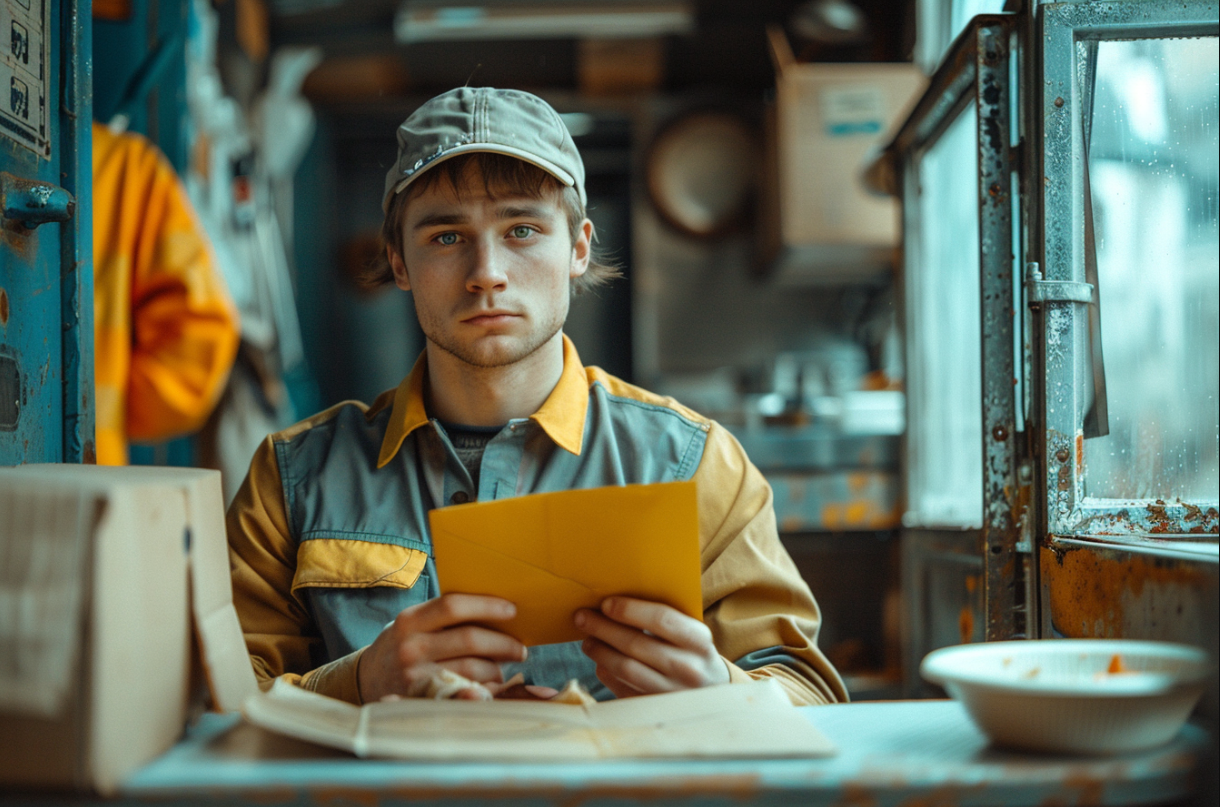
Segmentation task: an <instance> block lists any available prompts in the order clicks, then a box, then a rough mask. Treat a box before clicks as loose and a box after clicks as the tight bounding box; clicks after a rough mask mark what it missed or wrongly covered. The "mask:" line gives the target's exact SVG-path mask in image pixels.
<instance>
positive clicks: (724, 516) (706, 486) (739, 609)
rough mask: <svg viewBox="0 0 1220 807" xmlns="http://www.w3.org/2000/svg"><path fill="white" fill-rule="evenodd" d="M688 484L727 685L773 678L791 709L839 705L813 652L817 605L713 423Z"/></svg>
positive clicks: (767, 489) (739, 455)
mask: <svg viewBox="0 0 1220 807" xmlns="http://www.w3.org/2000/svg"><path fill="white" fill-rule="evenodd" d="M694 478H695V483H696V487H697V490H698V500H699V534H700V542H701V547H702V563H703V608H704V621H705V622H706V623H707V626H708V627H709V628H711V631H712V636H713V638H714V640H715V643H716V647H717V649H718V650H719V651H720V654H721V655H722V656H723V657H724V658H725V661H726V662H727V663H728V665H729V674H730V678H731V680H734V681H745V680H750V679H758V678H773V679H775V680H776V681H778V682H779V683H780V685H782V686H783V687H784V689H785V690H786V691H787V693H788V696H789V698H790V699H791V700H792V702H793V703H795V704H798V705H804V704H816V703H834V702H841V701H846V700H847V690H846V688H845V687H844V686H843V681H842V679H840V677H839V674H838V673H837V672H836V671H835V669H834V667H833V666H832V665H831V664H830V662H829V661H828V660H827V659H826V657H825V656H824V655H823V654H822V652H821V651H820V650H819V649H818V646H817V636H818V626H819V624H820V622H821V614H820V612H819V610H818V605H817V602H816V601H815V600H814V598H813V594H812V593H811V592H810V590H809V586H808V585H807V584H806V583H805V581H804V580H803V579H802V578H801V575H800V572H799V571H797V568H796V565H795V564H794V563H793V562H792V558H791V557H789V555H788V553H787V551H786V550H785V549H784V547H783V545H782V544H781V543H780V540H779V533H778V530H777V529H776V522H775V511H774V508H773V507H772V495H771V486H770V485H768V484H767V481H766V479H764V478H763V476H762V474H761V473H760V472H759V470H758V469H757V468H755V467H754V465H753V463H751V462H750V460H749V459H748V458H747V457H746V454H745V451H744V450H743V449H742V447H741V444H740V443H738V442H737V440H736V439H735V438H734V437H733V436H732V435H731V434H729V433H728V431H727V430H725V429H724V428H723V427H722V426H720V425H718V424H716V423H713V424H712V425H711V427H710V430H709V432H708V439H707V445H706V447H705V449H704V454H703V458H702V460H701V461H700V464H699V468H698V469H697V470H696V472H695V477H694Z"/></svg>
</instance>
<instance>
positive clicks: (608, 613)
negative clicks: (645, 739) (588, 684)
mask: <svg viewBox="0 0 1220 807" xmlns="http://www.w3.org/2000/svg"><path fill="white" fill-rule="evenodd" d="M575 620H576V627H578V628H580V629H581V630H582V631H584V632H585V633H587V634H589V638H587V639H585V640H584V643H583V644H582V645H581V650H583V651H584V653H585V655H586V656H588V657H589V658H591V659H593V661H594V662H595V663H596V664H597V677H598V679H599V680H600V681H601V682H602V683H603V684H605V685H606V686H607V687H608V688H609V689H610V691H611V692H613V693H614V694H615V695H616V696H618V697H620V698H626V697H630V696H632V695H649V694H652V693H656V692H673V691H674V690H679V689H694V688H696V687H705V686H710V685H711V684H727V683H728V682H729V668H728V667H727V666H725V663H724V660H723V659H722V658H721V657H720V654H719V653H718V652H717V651H716V646H715V645H714V644H713V643H712V632H711V631H710V630H708V627H707V626H706V625H704V624H703V623H702V622H700V621H699V620H697V619H692V618H691V617H689V616H687V615H686V614H684V613H682V612H681V611H679V610H677V609H676V608H671V607H670V606H668V605H662V604H661V603H656V602H648V601H647V600H637V599H633V598H631V597H608V598H606V599H605V600H603V601H602V604H601V612H600V613H599V612H597V611H591V610H588V609H585V608H582V609H581V610H579V611H577V612H576V616H575Z"/></svg>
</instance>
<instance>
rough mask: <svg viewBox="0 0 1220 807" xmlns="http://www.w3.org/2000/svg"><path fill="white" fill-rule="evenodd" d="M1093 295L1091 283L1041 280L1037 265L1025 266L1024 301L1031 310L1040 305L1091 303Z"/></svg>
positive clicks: (1093, 289) (1029, 264)
mask: <svg viewBox="0 0 1220 807" xmlns="http://www.w3.org/2000/svg"><path fill="white" fill-rule="evenodd" d="M1095 293H1096V289H1095V288H1094V287H1093V284H1092V283H1081V282H1078V281H1075V280H1043V279H1042V272H1041V269H1040V267H1039V266H1038V264H1037V263H1034V262H1031V263H1027V264H1025V300H1026V303H1027V304H1028V305H1029V306H1030V307H1031V308H1036V307H1037V306H1039V305H1041V304H1042V303H1086V304H1087V303H1092V302H1093V301H1094V294H1095Z"/></svg>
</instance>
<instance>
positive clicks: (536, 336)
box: [419, 316, 566, 370]
mask: <svg viewBox="0 0 1220 807" xmlns="http://www.w3.org/2000/svg"><path fill="white" fill-rule="evenodd" d="M565 319H566V316H555V317H554V318H553V319H552V320H550V321H549V322H547V323H546V324H545V325H544V326H543V327H541V328H539V329H538V330H537V331H535V332H534V333H533V334H531V338H530V339H529V340H528V341H526V342H524V343H521V344H519V346H516V347H514V346H513V343H512V342H510V343H509V344H507V345H497V346H492V345H485V346H483V347H481V346H480V345H479V344H478V343H477V342H476V343H464V342H462V341H461V340H459V339H457V338H454V337H453V335H452V334H450V333H448V332H446V331H445V329H444V328H443V327H441V324H440V323H439V322H437V321H436V320H435V319H434V318H432V317H426V318H425V317H420V318H419V325H420V330H422V331H423V332H424V337H425V338H427V340H428V341H429V342H431V343H432V344H434V345H436V346H437V347H438V348H439V349H441V350H443V351H445V352H446V353H448V354H449V355H451V356H453V357H454V358H455V359H457V360H458V361H460V362H462V363H463V364H465V365H468V366H469V367H473V368H477V369H479V370H492V369H496V368H501V367H509V366H511V365H514V364H517V363H518V362H521V361H524V360H525V359H527V358H529V357H530V356H532V355H534V354H535V353H537V352H538V351H539V350H541V349H542V347H543V346H544V345H546V344H547V343H548V342H550V341H551V340H552V339H553V338H554V337H555V334H557V333H559V331H560V330H561V329H562V328H563V323H564V320H565Z"/></svg>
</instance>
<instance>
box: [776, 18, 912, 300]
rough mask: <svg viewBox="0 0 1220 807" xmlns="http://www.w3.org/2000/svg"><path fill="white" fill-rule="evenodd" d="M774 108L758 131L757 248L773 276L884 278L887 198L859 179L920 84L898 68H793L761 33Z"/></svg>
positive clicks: (890, 203) (891, 245)
mask: <svg viewBox="0 0 1220 807" xmlns="http://www.w3.org/2000/svg"><path fill="white" fill-rule="evenodd" d="M768 36H769V38H770V42H771V55H772V59H773V61H774V63H775V70H776V77H775V85H776V92H775V104H774V108H773V109H772V110H771V113H770V116H769V117H770V119H769V120H768V125H767V129H768V132H767V149H768V155H767V170H766V171H765V179H764V193H763V210H762V215H761V216H760V221H761V225H762V226H761V230H760V237H761V239H762V242H763V243H762V251H763V253H764V255H765V257H766V263H767V265H768V267H769V268H770V269H771V271H773V272H774V273H775V274H776V275H777V276H778V279H779V280H781V282H782V281H784V280H785V278H786V279H787V280H788V281H790V282H799V280H800V278H802V277H803V278H805V279H806V280H808V281H810V282H818V281H819V280H820V281H823V282H843V281H850V280H853V279H864V280H866V279H869V277H868V276H870V275H875V274H877V273H878V272H888V270H889V267H890V266H891V265H892V263H893V259H894V256H895V251H896V249H897V248H898V246H899V244H900V240H901V239H900V236H901V226H900V221H899V215H900V207H899V204H898V201H897V200H896V199H893V198H890V197H885V196H877V195H875V194H873V193H871V192H870V191H868V190H867V189H866V188H865V187H864V184H863V181H862V179H861V174H862V172H863V170H864V168H865V166H866V165H867V164H868V161H869V160H870V159H871V155H872V153H873V151H874V150H875V149H879V148H880V147H882V146H884V145H885V143H886V142H888V140H889V138H890V136H891V135H892V134H893V132H894V131H896V130H897V127H898V126H899V125H901V123H902V121H903V120H905V119H906V116H907V115H908V114H909V112H910V109H911V108H912V106H913V105H914V104H915V102H916V101H918V99H919V97H920V95H921V93H922V92H923V89H924V87H925V86H926V84H927V80H926V78H925V77H924V75H923V73H922V72H920V70H919V68H918V67H916V66H915V65H913V64H906V63H850V64H831V63H798V62H797V61H796V60H795V59H794V57H793V55H792V49H791V48H790V46H789V45H788V40H787V39H786V38H785V36H784V33H783V31H782V30H780V29H779V28H771V29H769V30H768Z"/></svg>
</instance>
